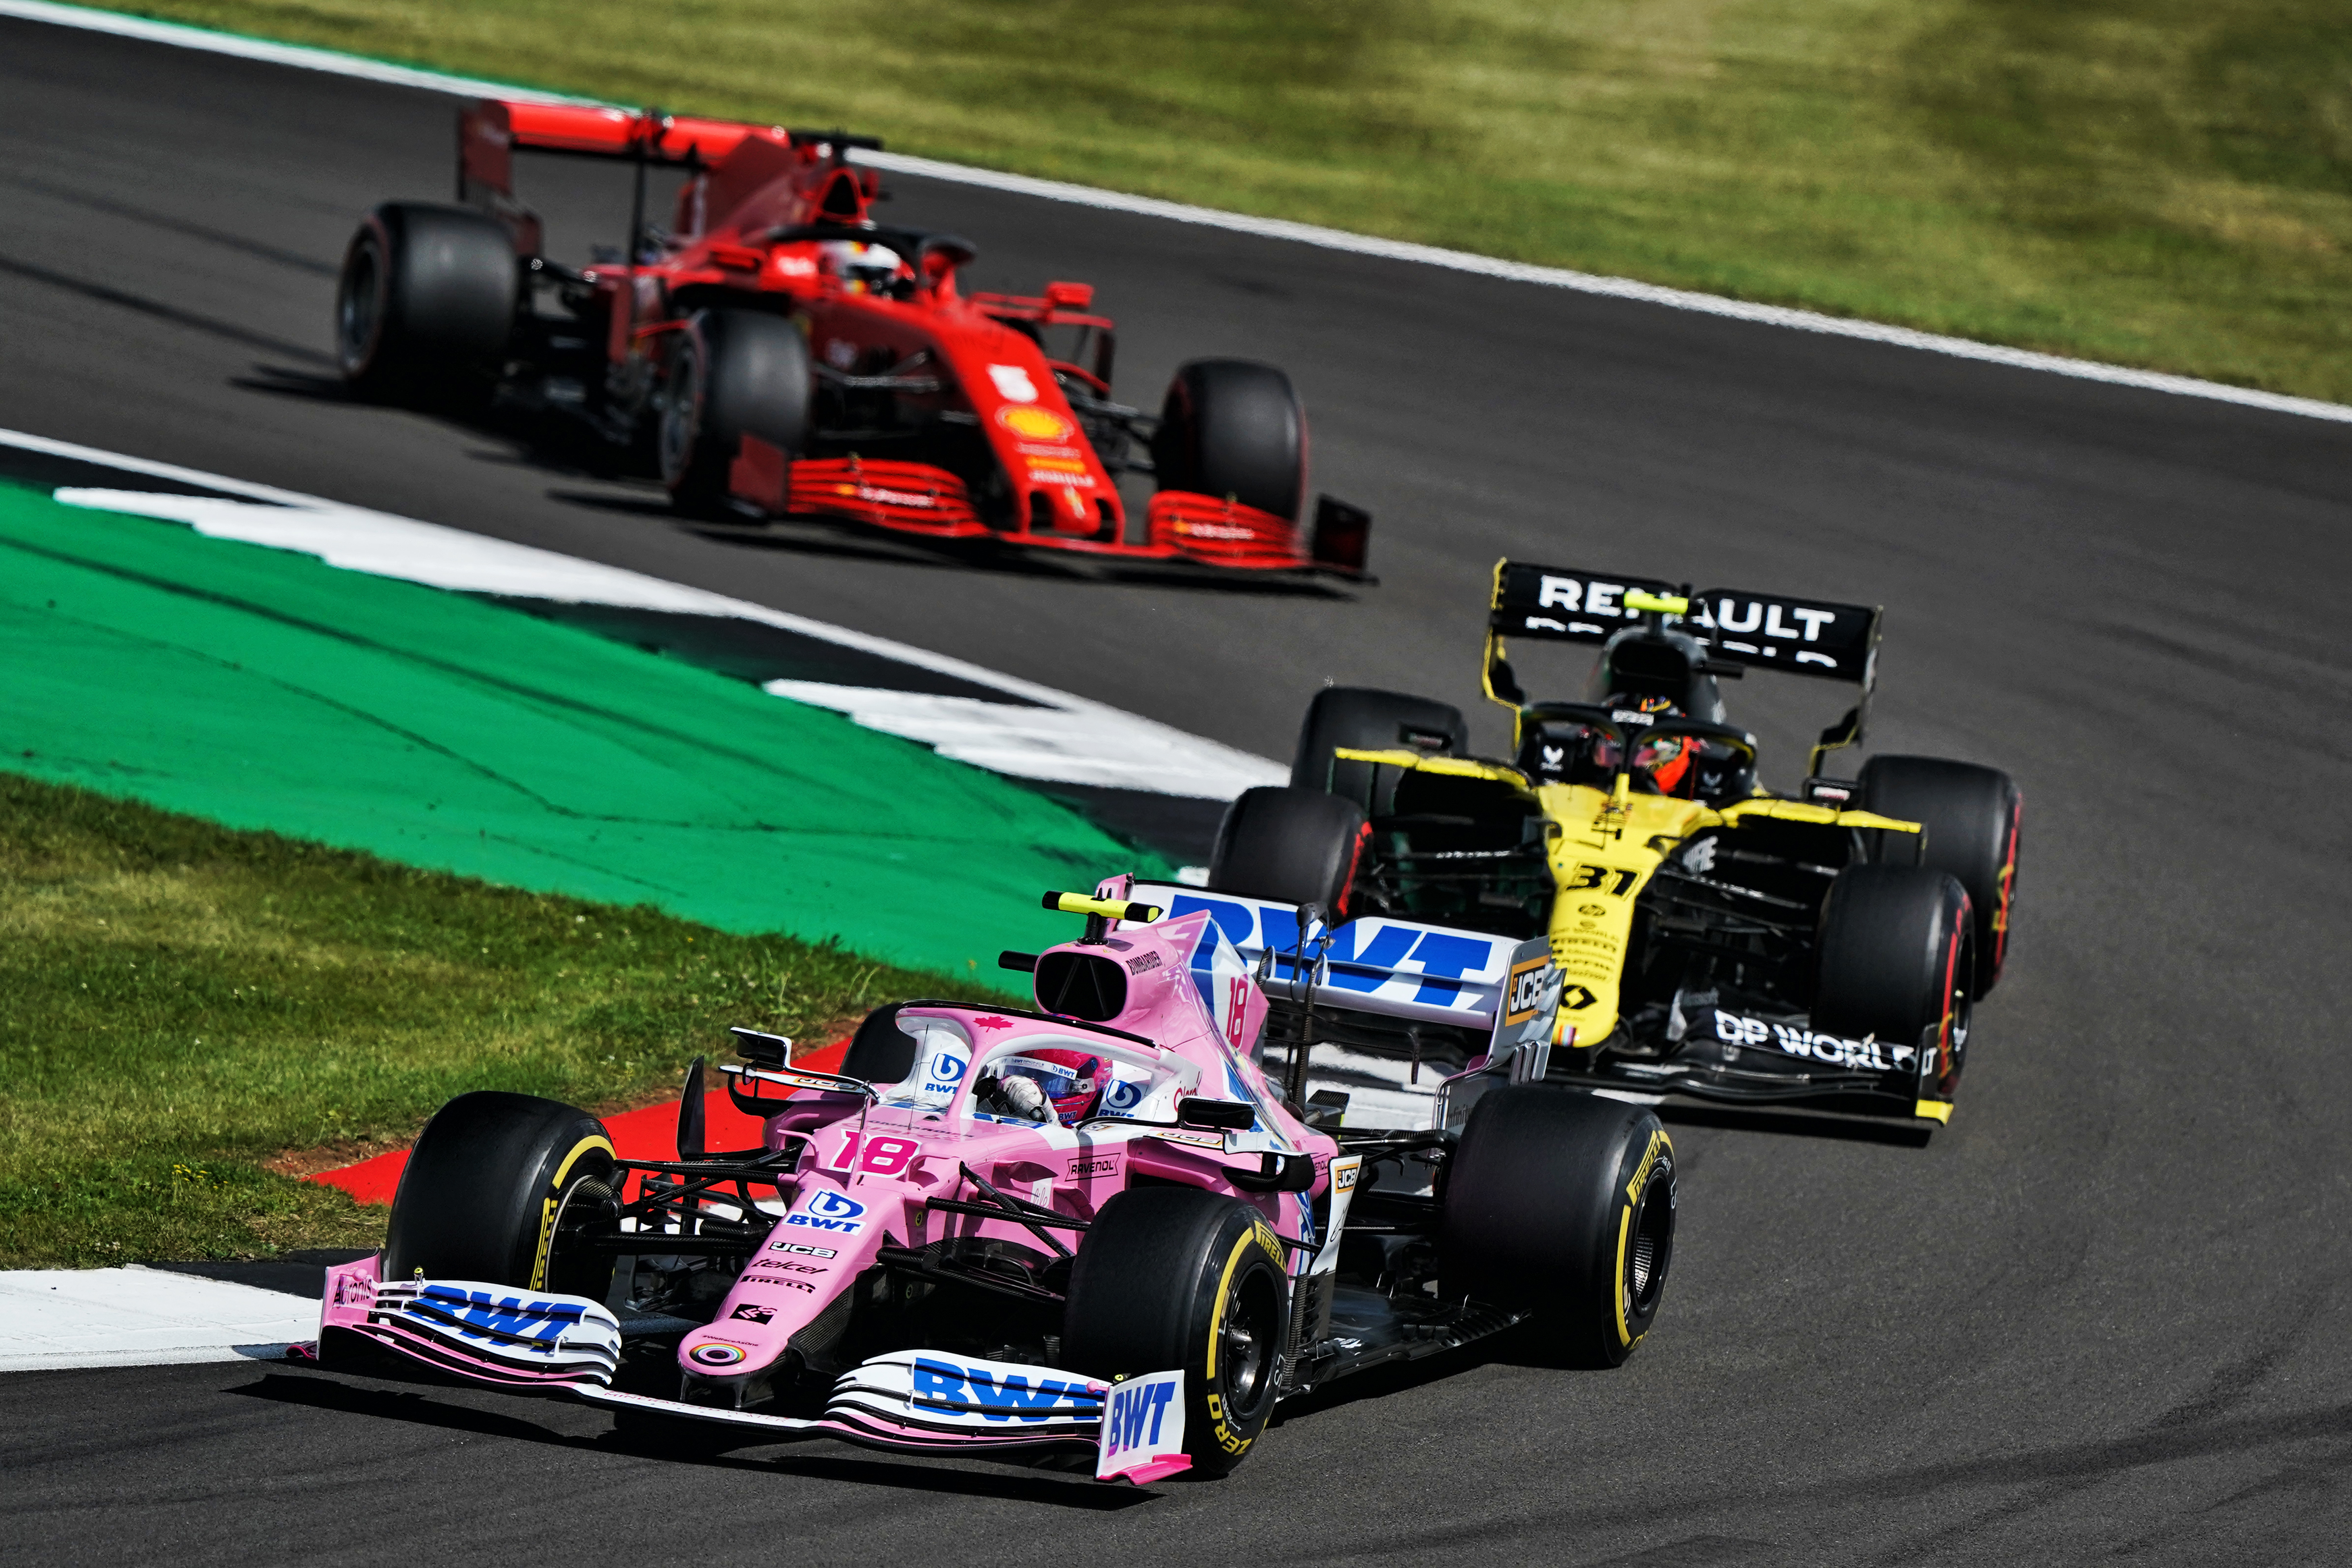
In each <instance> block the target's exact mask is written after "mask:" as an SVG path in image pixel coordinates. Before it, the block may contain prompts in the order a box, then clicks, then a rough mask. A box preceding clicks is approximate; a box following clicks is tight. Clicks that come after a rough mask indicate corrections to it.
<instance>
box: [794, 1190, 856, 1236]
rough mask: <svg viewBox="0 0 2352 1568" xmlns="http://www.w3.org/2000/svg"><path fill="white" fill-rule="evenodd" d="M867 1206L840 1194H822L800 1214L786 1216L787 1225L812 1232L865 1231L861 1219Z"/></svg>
mask: <svg viewBox="0 0 2352 1568" xmlns="http://www.w3.org/2000/svg"><path fill="white" fill-rule="evenodd" d="M865 1212H866V1205H864V1204H861V1203H859V1202H857V1201H856V1199H855V1198H845V1197H843V1196H842V1195H841V1194H839V1193H835V1192H820V1193H818V1194H816V1196H814V1197H813V1198H811V1199H809V1201H808V1204H807V1205H806V1206H805V1207H803V1209H802V1210H801V1211H800V1212H799V1213H798V1214H788V1215H785V1216H784V1223H785V1224H786V1225H798V1226H807V1227H808V1228H809V1229H811V1230H840V1231H851V1232H855V1231H859V1230H863V1229H865V1228H866V1227H865V1226H864V1225H863V1224H862V1223H861V1222H860V1220H859V1217H858V1216H860V1215H863V1214H865Z"/></svg>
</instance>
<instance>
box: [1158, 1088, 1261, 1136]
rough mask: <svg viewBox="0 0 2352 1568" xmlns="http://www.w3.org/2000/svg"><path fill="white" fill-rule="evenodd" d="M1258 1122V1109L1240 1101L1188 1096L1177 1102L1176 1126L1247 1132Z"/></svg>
mask: <svg viewBox="0 0 2352 1568" xmlns="http://www.w3.org/2000/svg"><path fill="white" fill-rule="evenodd" d="M1256 1121H1257V1108H1256V1107H1255V1106H1252V1105H1246V1104H1244V1103H1243V1102H1242V1101H1241V1100H1203V1099H1201V1098H1199V1097H1197V1096H1192V1095H1187V1096H1186V1097H1185V1098H1183V1099H1181V1100H1178V1101H1177V1102H1176V1125H1178V1126H1179V1127H1202V1128H1210V1127H1213V1128H1218V1129H1230V1130H1231V1131H1235V1132H1246V1131H1249V1129H1250V1128H1251V1126H1252V1125H1254V1124H1255V1122H1256Z"/></svg>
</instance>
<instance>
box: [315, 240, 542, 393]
mask: <svg viewBox="0 0 2352 1568" xmlns="http://www.w3.org/2000/svg"><path fill="white" fill-rule="evenodd" d="M520 278H521V272H520V266H519V265H518V263H517V261H516V258H515V252H514V242H513V241H512V240H511V239H510V238H509V237H508V235H507V231H506V230H505V229H503V228H501V227H499V225H498V224H497V223H495V222H493V221H492V220H491V219H489V218H488V217H487V216H484V215H482V214H480V213H478V212H476V211H474V210H473V209H472V208H470V207H453V206H441V205H435V204H432V203H426V202H386V203H384V204H383V205H382V206H380V207H378V208H376V209H375V211H373V212H372V213H370V214H368V216H367V217H366V219H365V221H363V222H362V224H361V225H360V226H359V232H358V233H356V234H354V235H352V243H351V245H350V247H348V248H347V249H346V250H345V251H344V252H343V270H342V276H341V279H340V280H339V281H338V282H337V284H336V286H335V359H336V362H337V363H339V364H340V365H341V367H342V372H343V379H344V381H346V382H347V383H349V384H351V385H352V387H353V388H354V389H356V390H357V391H359V392H361V393H362V394H363V395H367V396H370V397H376V398H383V399H386V400H393V401H398V400H415V401H423V402H445V401H449V400H453V399H457V398H460V397H462V396H463V395H464V394H465V392H466V391H467V383H468V382H469V381H473V380H478V379H483V378H487V377H490V376H495V375H496V374H497V373H498V371H499V368H500V362H501V361H502V360H503V359H504V357H505V353H506V347H507V340H508V338H509V335H510V334H511V333H512V331H513V330H514V318H515V306H516V300H517V299H518V297H519V292H520V287H521V282H520Z"/></svg>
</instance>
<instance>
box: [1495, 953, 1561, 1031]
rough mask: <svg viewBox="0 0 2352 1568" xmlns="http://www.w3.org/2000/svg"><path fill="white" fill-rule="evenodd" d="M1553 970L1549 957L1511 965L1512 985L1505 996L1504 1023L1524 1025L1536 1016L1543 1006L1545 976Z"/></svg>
mask: <svg viewBox="0 0 2352 1568" xmlns="http://www.w3.org/2000/svg"><path fill="white" fill-rule="evenodd" d="M1550 968H1551V960H1550V959H1549V958H1547V957H1536V958H1530V959H1527V960H1525V961H1523V962H1521V963H1515V964H1513V965H1511V979H1510V985H1509V988H1508V989H1507V990H1506V991H1505V992H1504V994H1503V998H1504V1000H1503V1022H1504V1023H1505V1024H1506V1025H1511V1024H1524V1023H1526V1022H1527V1021H1528V1019H1530V1018H1532V1017H1534V1016H1536V1010H1537V1009H1538V1007H1540V1006H1541V1005H1543V994H1544V974H1545V972H1546V971H1548V970H1549V969H1550Z"/></svg>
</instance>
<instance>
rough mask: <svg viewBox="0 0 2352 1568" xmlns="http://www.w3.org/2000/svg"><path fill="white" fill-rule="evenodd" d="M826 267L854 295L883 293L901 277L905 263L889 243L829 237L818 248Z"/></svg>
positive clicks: (821, 262) (822, 263)
mask: <svg viewBox="0 0 2352 1568" xmlns="http://www.w3.org/2000/svg"><path fill="white" fill-rule="evenodd" d="M817 254H818V256H819V258H821V261H820V264H821V265H822V266H823V267H824V270H825V271H827V272H829V273H831V274H832V275H833V276H834V277H835V278H838V279H841V286H842V287H843V288H844V289H846V290H847V291H848V292H850V293H852V294H866V293H879V292H882V291H883V290H885V289H888V288H889V286H890V285H891V284H892V283H893V282H894V281H896V280H897V279H898V269H899V268H900V267H901V266H903V265H904V263H903V262H902V261H901V260H900V259H899V257H898V252H897V251H895V250H893V249H891V248H890V247H888V246H887V245H874V244H869V243H868V242H866V241H865V240H862V239H829V240H826V241H825V242H824V244H823V245H821V246H819V247H817Z"/></svg>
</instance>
